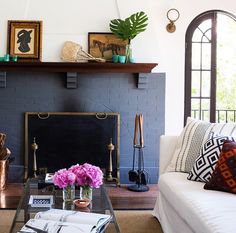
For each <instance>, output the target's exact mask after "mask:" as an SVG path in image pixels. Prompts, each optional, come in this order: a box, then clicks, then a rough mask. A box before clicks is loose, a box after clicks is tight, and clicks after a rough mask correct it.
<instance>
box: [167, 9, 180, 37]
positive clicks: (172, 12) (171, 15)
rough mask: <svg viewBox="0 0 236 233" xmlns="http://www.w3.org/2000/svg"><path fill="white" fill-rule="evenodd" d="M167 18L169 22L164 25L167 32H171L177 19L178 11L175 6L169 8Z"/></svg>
mask: <svg viewBox="0 0 236 233" xmlns="http://www.w3.org/2000/svg"><path fill="white" fill-rule="evenodd" d="M166 16H167V19H169V21H170V22H169V23H168V24H167V26H166V30H167V32H170V33H173V32H175V30H176V26H175V22H176V21H177V20H178V19H179V16H180V14H179V11H178V10H177V9H175V8H171V9H170V10H168V11H167V14H166Z"/></svg>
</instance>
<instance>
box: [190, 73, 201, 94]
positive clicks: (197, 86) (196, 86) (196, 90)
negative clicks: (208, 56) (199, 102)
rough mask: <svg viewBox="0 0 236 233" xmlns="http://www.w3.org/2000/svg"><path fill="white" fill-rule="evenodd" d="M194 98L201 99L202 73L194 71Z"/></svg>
mask: <svg viewBox="0 0 236 233" xmlns="http://www.w3.org/2000/svg"><path fill="white" fill-rule="evenodd" d="M192 97H200V71H192Z"/></svg>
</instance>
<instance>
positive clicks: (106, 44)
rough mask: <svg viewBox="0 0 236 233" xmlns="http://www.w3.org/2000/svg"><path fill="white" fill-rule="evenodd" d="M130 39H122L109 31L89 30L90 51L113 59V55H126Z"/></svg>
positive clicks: (97, 55)
mask: <svg viewBox="0 0 236 233" xmlns="http://www.w3.org/2000/svg"><path fill="white" fill-rule="evenodd" d="M127 44H128V40H122V39H120V38H118V37H117V36H115V35H114V34H113V33H109V32H104V33H100V32H89V33H88V52H89V53H90V54H91V55H92V56H94V57H100V58H104V59H106V60H107V61H111V59H112V55H125V47H126V45H127Z"/></svg>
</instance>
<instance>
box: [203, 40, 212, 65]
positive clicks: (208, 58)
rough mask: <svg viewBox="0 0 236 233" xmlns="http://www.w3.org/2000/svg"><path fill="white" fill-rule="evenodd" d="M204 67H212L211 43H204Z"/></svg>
mask: <svg viewBox="0 0 236 233" xmlns="http://www.w3.org/2000/svg"><path fill="white" fill-rule="evenodd" d="M202 69H211V44H210V43H204V44H202Z"/></svg>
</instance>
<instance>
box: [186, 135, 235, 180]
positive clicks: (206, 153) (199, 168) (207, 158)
mask: <svg viewBox="0 0 236 233" xmlns="http://www.w3.org/2000/svg"><path fill="white" fill-rule="evenodd" d="M226 139H228V140H231V141H236V140H235V138H233V137H232V136H221V135H217V134H212V136H211V138H209V139H208V140H207V141H206V142H205V143H204V144H203V146H202V148H201V150H200V154H199V156H198V158H197V159H196V161H195V163H194V165H193V167H192V169H191V171H190V172H189V175H188V177H187V179H188V180H193V181H200V182H207V181H209V179H210V177H211V174H212V173H213V170H214V168H215V165H216V163H217V161H218V159H219V156H220V152H221V149H222V146H223V143H224V141H225V140H226Z"/></svg>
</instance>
